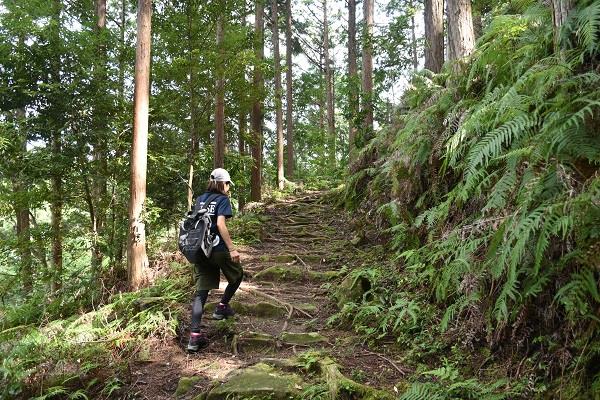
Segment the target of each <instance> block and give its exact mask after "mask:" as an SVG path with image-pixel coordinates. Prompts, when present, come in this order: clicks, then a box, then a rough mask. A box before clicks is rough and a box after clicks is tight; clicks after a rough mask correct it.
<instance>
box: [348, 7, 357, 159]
mask: <svg viewBox="0 0 600 400" xmlns="http://www.w3.org/2000/svg"><path fill="white" fill-rule="evenodd" d="M348 80H349V85H348V86H349V90H348V107H349V112H350V119H349V121H348V127H349V132H348V153H349V158H350V162H352V161H353V160H354V159H355V158H356V143H355V140H356V116H357V114H358V106H359V95H358V88H359V83H358V66H357V65H356V0H348Z"/></svg>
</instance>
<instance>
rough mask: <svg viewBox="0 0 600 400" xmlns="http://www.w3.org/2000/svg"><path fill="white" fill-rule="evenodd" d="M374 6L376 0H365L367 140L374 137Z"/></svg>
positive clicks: (364, 83)
mask: <svg viewBox="0 0 600 400" xmlns="http://www.w3.org/2000/svg"><path fill="white" fill-rule="evenodd" d="M373 8H374V0H363V16H364V21H365V24H364V32H363V57H362V64H363V68H362V95H363V100H362V114H363V115H364V120H363V131H364V132H363V135H364V138H365V139H366V140H369V139H371V138H372V137H373V23H374V22H373Z"/></svg>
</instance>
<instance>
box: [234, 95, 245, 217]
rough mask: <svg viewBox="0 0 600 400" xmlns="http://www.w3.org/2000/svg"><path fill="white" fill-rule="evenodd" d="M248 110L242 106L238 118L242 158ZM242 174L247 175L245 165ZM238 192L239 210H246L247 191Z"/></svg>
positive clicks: (239, 189) (239, 190)
mask: <svg viewBox="0 0 600 400" xmlns="http://www.w3.org/2000/svg"><path fill="white" fill-rule="evenodd" d="M246 115H247V114H246V110H245V107H243V106H240V115H239V117H238V126H239V132H238V152H239V153H240V156H245V155H246V141H245V140H244V138H245V137H246V128H247V126H248V122H247V121H246ZM241 172H242V174H244V175H245V174H246V168H245V166H244V164H242V171H241ZM237 192H238V205H239V210H240V211H242V210H243V209H244V206H245V205H246V193H245V190H242V188H241V187H240V188H238V190H237Z"/></svg>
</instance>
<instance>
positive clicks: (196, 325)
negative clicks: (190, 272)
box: [187, 168, 243, 351]
mask: <svg viewBox="0 0 600 400" xmlns="http://www.w3.org/2000/svg"><path fill="white" fill-rule="evenodd" d="M231 185H232V182H231V178H230V176H229V172H227V171H226V170H225V169H223V168H217V169H215V170H214V171H213V172H212V173H211V174H210V181H209V182H208V187H207V189H206V192H205V193H203V194H202V195H200V196H198V198H197V199H196V204H195V209H196V210H199V209H201V208H202V207H204V208H206V209H207V210H208V211H207V212H208V215H210V218H211V221H212V225H211V228H210V230H211V233H213V234H215V239H214V241H213V250H212V253H211V255H210V258H209V259H208V260H207V261H205V262H202V263H199V264H194V277H195V286H196V295H195V298H194V302H193V304H192V322H191V327H190V339H189V343H188V346H187V349H188V351H198V349H199V348H200V347H204V346H206V345H207V344H208V339H207V337H206V335H205V334H204V333H203V332H201V331H200V320H201V319H202V312H203V310H204V304H205V303H206V299H207V298H208V292H209V291H210V290H211V289H217V288H218V287H219V280H220V272H223V275H225V278H227V282H228V284H227V287H226V288H225V292H224V293H223V297H222V298H221V302H220V303H219V304H218V305H217V307H216V309H215V312H214V313H213V318H215V319H224V318H228V317H231V316H233V315H234V314H235V313H234V311H233V309H232V308H231V307H230V306H229V301H230V300H231V298H232V297H233V295H234V294H235V292H236V290H237V289H238V288H239V287H240V284H241V283H242V277H243V270H242V265H241V264H240V253H238V251H237V250H236V249H235V247H234V246H233V242H232V241H231V236H229V231H228V230H227V225H226V224H225V220H226V219H227V218H231V217H232V216H233V214H232V210H231V202H230V201H229V196H228V194H229V188H230V187H231ZM215 195H216V197H215ZM209 198H211V199H210V200H211V201H210V204H204V203H205V202H206V201H207V200H209Z"/></svg>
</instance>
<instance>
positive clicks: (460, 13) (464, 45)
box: [448, 0, 475, 60]
mask: <svg viewBox="0 0 600 400" xmlns="http://www.w3.org/2000/svg"><path fill="white" fill-rule="evenodd" d="M474 47H475V34H474V32H473V14H472V12H471V0H448V59H449V60H461V59H463V58H464V57H466V56H468V55H469V54H471V53H472V52H473V49H474Z"/></svg>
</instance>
